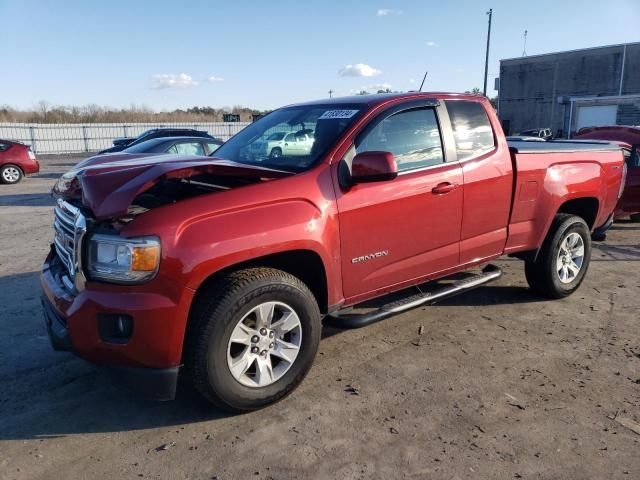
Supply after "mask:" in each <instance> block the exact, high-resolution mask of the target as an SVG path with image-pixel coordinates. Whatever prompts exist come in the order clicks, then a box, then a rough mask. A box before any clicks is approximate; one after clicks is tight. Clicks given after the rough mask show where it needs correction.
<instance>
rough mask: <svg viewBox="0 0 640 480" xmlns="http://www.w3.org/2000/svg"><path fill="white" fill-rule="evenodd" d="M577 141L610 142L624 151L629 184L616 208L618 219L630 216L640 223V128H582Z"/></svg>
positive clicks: (620, 126) (576, 136)
mask: <svg viewBox="0 0 640 480" xmlns="http://www.w3.org/2000/svg"><path fill="white" fill-rule="evenodd" d="M573 138H575V139H576V140H608V141H610V142H617V143H618V144H620V146H621V147H622V148H623V150H624V156H625V160H626V162H627V183H626V186H625V188H624V192H623V193H622V197H621V198H620V201H619V202H618V205H617V206H616V212H615V215H616V218H620V217H626V216H627V215H629V216H630V217H631V220H633V221H634V222H640V127H629V126H622V125H614V126H610V127H589V128H582V129H580V130H579V131H578V133H577V134H575V135H574V136H573Z"/></svg>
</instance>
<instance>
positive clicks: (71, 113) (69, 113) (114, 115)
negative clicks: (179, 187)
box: [0, 100, 263, 123]
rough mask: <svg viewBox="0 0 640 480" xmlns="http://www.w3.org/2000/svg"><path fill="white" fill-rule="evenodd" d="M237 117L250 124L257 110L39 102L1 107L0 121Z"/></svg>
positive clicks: (175, 120) (174, 120)
mask: <svg viewBox="0 0 640 480" xmlns="http://www.w3.org/2000/svg"><path fill="white" fill-rule="evenodd" d="M227 113H231V114H235V115H240V121H241V122H250V121H251V120H252V118H253V115H259V114H261V113H263V112H262V111H260V110H256V109H253V108H247V107H242V106H238V105H236V106H234V107H225V108H213V107H191V108H187V109H180V108H178V109H176V110H173V111H164V112H156V111H154V110H153V109H151V108H149V107H147V106H144V105H135V104H133V105H131V106H129V107H127V108H110V107H103V106H100V105H95V104H90V105H84V106H61V105H51V104H49V103H48V102H46V101H44V100H41V101H40V102H38V104H37V105H35V106H34V107H32V108H29V109H16V108H12V107H11V106H9V105H0V122H12V123H163V122H169V123H179V122H222V121H223V116H224V114H227Z"/></svg>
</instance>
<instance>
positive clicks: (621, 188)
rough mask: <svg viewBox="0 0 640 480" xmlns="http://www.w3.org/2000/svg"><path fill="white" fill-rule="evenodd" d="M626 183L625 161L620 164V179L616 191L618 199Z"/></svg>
mask: <svg viewBox="0 0 640 480" xmlns="http://www.w3.org/2000/svg"><path fill="white" fill-rule="evenodd" d="M626 183H627V162H624V163H623V164H622V179H621V180H620V190H619V191H618V200H620V198H621V197H622V192H624V187H625V185H626Z"/></svg>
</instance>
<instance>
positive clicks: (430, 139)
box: [356, 108, 444, 172]
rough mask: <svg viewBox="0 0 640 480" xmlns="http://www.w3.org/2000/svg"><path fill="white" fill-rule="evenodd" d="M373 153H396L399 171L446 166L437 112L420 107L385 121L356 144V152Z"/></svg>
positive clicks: (394, 154) (392, 116) (397, 114)
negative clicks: (444, 164)
mask: <svg viewBox="0 0 640 480" xmlns="http://www.w3.org/2000/svg"><path fill="white" fill-rule="evenodd" d="M372 151H382V152H391V153H393V156H394V158H395V159H396V163H397V164H398V171H399V172H402V171H405V170H413V169H416V168H424V167H429V166H431V165H439V164H441V163H443V161H444V155H443V154H442V142H441V140H440V130H439V128H438V122H437V120H436V115H435V112H434V111H433V109H432V108H417V109H413V110H405V111H403V112H398V113H396V114H394V115H391V116H390V117H387V118H385V119H384V120H382V121H381V122H380V123H379V124H378V125H376V126H375V127H374V128H373V130H371V131H370V132H368V133H367V134H366V135H365V136H364V138H361V139H358V141H357V142H356V153H362V152H372Z"/></svg>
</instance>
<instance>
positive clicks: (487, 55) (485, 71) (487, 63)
mask: <svg viewBox="0 0 640 480" xmlns="http://www.w3.org/2000/svg"><path fill="white" fill-rule="evenodd" d="M487 15H489V29H488V30H487V54H486V55H485V58H484V88H483V89H482V94H483V95H484V96H485V97H486V96H487V74H488V73H489V42H490V41H491V17H492V16H493V8H490V9H489V11H488V12H487Z"/></svg>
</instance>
